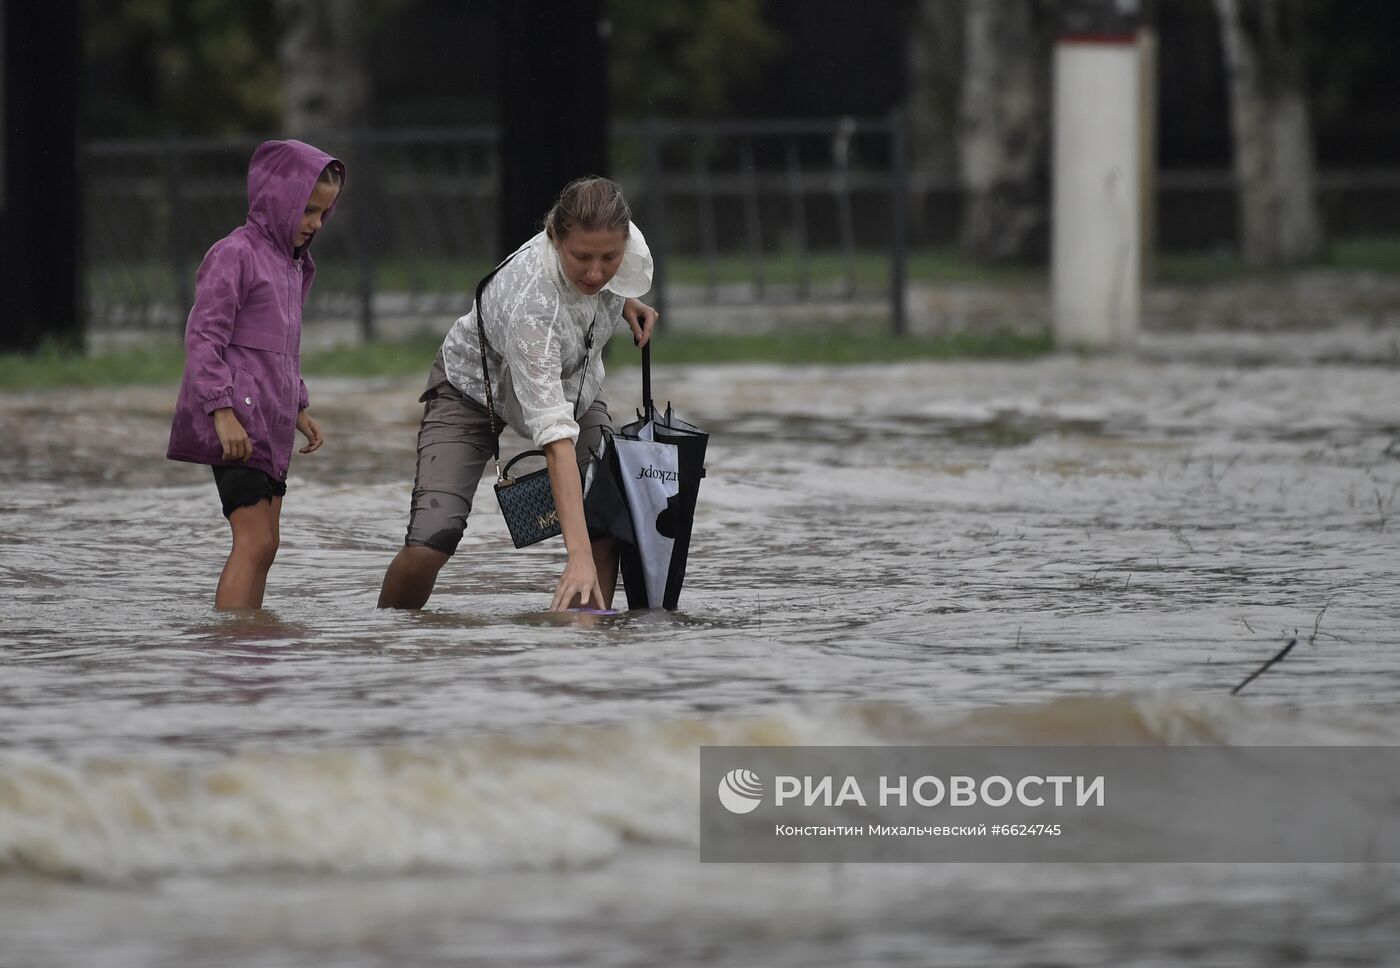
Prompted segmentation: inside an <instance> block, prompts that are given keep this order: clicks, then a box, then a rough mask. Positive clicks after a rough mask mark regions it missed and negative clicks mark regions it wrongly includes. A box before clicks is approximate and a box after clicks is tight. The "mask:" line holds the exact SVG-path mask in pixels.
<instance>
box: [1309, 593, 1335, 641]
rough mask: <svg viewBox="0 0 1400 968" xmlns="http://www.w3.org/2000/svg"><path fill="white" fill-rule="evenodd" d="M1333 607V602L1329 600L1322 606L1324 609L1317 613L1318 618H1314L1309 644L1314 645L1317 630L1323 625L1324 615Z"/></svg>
mask: <svg viewBox="0 0 1400 968" xmlns="http://www.w3.org/2000/svg"><path fill="white" fill-rule="evenodd" d="M1331 607H1332V603H1331V602H1328V603H1327V604H1326V605H1324V606H1322V611H1320V612H1318V613H1317V618H1316V619H1314V620H1313V631H1312V635H1309V636H1308V645H1312V644H1313V643H1314V642H1316V641H1317V630H1318V629H1319V628H1321V627H1322V616H1324V615H1326V614H1327V610H1328V609H1329V608H1331Z"/></svg>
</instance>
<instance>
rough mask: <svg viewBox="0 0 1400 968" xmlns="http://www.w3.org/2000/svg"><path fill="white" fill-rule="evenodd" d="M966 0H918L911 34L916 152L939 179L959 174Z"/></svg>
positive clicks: (919, 164) (920, 165)
mask: <svg viewBox="0 0 1400 968" xmlns="http://www.w3.org/2000/svg"><path fill="white" fill-rule="evenodd" d="M965 12H966V5H965V3H964V0H916V2H915V3H914V5H913V9H912V11H911V17H910V22H909V31H908V34H907V35H906V45H907V46H906V54H905V57H906V62H907V75H908V87H907V89H906V95H905V99H906V104H907V105H908V111H909V129H910V139H909V147H910V153H911V154H912V156H913V159H914V167H915V168H916V169H918V170H919V171H920V172H921V173H922V174H924V175H927V176H929V177H931V178H932V179H933V180H935V181H939V182H948V181H952V180H954V179H955V178H956V177H957V174H958V109H959V99H960V97H961V94H962V72H963V63H962V60H963V50H962V47H963V31H964V14H965Z"/></svg>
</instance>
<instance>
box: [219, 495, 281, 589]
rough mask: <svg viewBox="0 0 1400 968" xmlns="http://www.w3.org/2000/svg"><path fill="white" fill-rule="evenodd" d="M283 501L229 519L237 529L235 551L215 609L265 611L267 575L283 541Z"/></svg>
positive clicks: (255, 506)
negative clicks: (279, 544) (280, 526)
mask: <svg viewBox="0 0 1400 968" xmlns="http://www.w3.org/2000/svg"><path fill="white" fill-rule="evenodd" d="M281 517H282V499H281V498H280V497H274V498H269V499H268V500H266V501H259V502H258V503H257V504H253V505H250V506H248V507H241V508H238V509H237V510H235V511H234V512H233V513H232V514H230V515H229V519H228V523H229V527H230V528H232V529H233V550H232V551H230V552H229V555H228V561H226V562H225V563H224V572H223V574H222V575H220V576H219V588H218V591H216V592H215V593H214V607H215V608H262V603H263V592H264V591H265V590H266V588H267V573H268V571H269V570H270V569H271V568H272V562H273V560H274V559H275V558H276V557H277V545H278V543H279V541H280V540H281V534H280V528H279V523H280V521H281Z"/></svg>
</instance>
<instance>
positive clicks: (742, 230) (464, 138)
mask: <svg viewBox="0 0 1400 968" xmlns="http://www.w3.org/2000/svg"><path fill="white" fill-rule="evenodd" d="M316 140H317V142H318V143H320V144H322V145H323V146H324V147H325V148H327V150H330V151H332V152H333V153H335V154H337V155H339V156H340V157H343V158H345V159H346V160H347V163H348V164H349V167H350V185H351V193H352V194H351V203H350V204H347V205H346V206H345V207H344V208H343V209H342V210H341V212H340V213H339V214H338V215H337V218H336V221H335V222H333V223H332V227H331V229H330V231H327V232H326V233H325V234H324V236H323V237H322V238H321V239H320V240H318V242H317V243H316V256H317V263H318V266H319V275H318V278H317V283H316V288H315V290H314V291H313V293H312V297H311V302H310V305H309V306H308V307H307V320H308V323H309V324H310V325H312V326H319V327H323V328H328V327H330V326H331V325H333V324H339V325H340V326H341V327H343V328H345V329H347V330H349V331H350V332H352V333H355V334H358V335H359V336H360V337H364V338H369V337H374V336H376V335H392V334H393V333H395V332H401V331H403V330H404V329H405V328H422V327H424V326H425V325H427V326H434V325H438V326H439V328H445V327H446V324H447V322H448V321H450V320H451V319H452V318H454V317H455V316H457V315H459V314H460V313H462V312H463V311H465V309H466V308H467V307H468V306H469V305H470V299H471V291H472V289H473V288H474V286H475V284H476V281H477V280H478V279H479V278H480V277H481V275H482V274H483V273H484V272H486V271H487V270H488V269H489V268H490V267H491V266H492V265H494V264H495V262H496V260H497V259H498V258H499V257H500V253H499V252H498V251H497V248H498V236H499V233H498V212H497V197H498V193H499V186H500V180H501V179H500V164H501V163H500V159H499V158H498V151H497V136H496V132H495V130H494V129H492V128H490V127H474V128H456V129H428V130H394V131H366V132H355V133H342V134H338V135H337V134H332V135H328V136H326V137H324V138H317V139H316ZM256 145H257V139H255V138H225V139H169V140H163V141H122V142H96V143H92V144H89V145H88V146H87V147H86V149H85V155H84V176H85V177H84V185H85V206H86V208H85V211H86V229H85V233H84V240H83V247H84V257H85V262H84V265H85V272H84V279H85V297H86V307H87V313H88V319H87V322H88V326H89V329H90V330H91V331H95V332H102V333H114V332H120V331H124V330H131V331H165V332H168V333H172V334H175V333H179V332H181V331H182V329H183V327H184V320H185V315H186V313H187V312H188V309H189V306H190V302H191V299H192V295H193V293H192V290H193V286H194V276H195V269H196V268H197V266H198V264H199V260H200V258H201V257H202V255H203V253H204V251H205V250H206V249H207V248H208V247H209V246H210V245H212V244H213V243H214V242H215V241H217V240H218V239H219V238H221V237H222V236H224V235H226V234H227V233H228V232H229V231H230V230H231V229H232V228H233V227H235V226H236V225H239V224H241V222H242V221H243V218H244V214H245V211H246V204H247V203H246V197H245V191H246V190H245V180H246V166H247V161H248V157H249V156H250V155H251V154H252V151H253V149H254V147H256ZM611 152H612V173H613V177H614V178H615V179H616V180H617V181H618V182H619V183H620V184H621V185H622V187H623V189H624V190H625V191H626V193H627V195H628V197H629V199H630V200H631V202H632V205H633V209H634V211H635V212H636V217H637V221H638V223H639V224H641V225H642V227H643V228H644V230H645V231H646V234H647V238H648V240H649V242H650V243H651V246H652V249H653V251H654V253H655V255H656V261H657V273H656V280H655V286H654V287H653V291H652V293H651V295H650V297H649V298H650V300H651V301H653V302H654V303H656V304H658V305H659V306H660V307H661V308H662V309H663V310H665V309H666V308H668V307H669V308H677V307H687V308H694V307H702V308H703V307H713V311H714V312H716V313H720V312H723V311H724V309H723V307H725V306H734V305H743V306H749V307H760V308H761V307H764V306H780V305H797V306H803V305H817V304H822V305H824V306H830V305H833V304H834V305H837V306H840V305H842V304H847V305H850V306H852V307H857V306H858V307H859V311H860V314H862V315H866V314H869V313H870V312H871V311H872V310H873V311H874V312H876V313H880V312H882V309H881V307H882V306H883V307H885V308H886V312H887V316H888V318H889V319H890V321H891V323H892V327H893V329H894V330H895V331H896V332H899V331H902V329H903V325H904V317H903V312H904V303H905V300H904V299H903V298H902V297H903V293H904V289H905V281H906V277H907V271H906V265H907V262H908V259H909V256H910V254H911V253H916V252H918V251H920V250H926V249H929V248H931V247H935V246H946V245H948V244H950V243H953V242H955V241H956V235H957V226H958V224H959V221H960V213H961V206H962V196H961V193H960V190H959V188H958V186H957V185H956V184H955V183H954V182H952V181H951V180H947V179H943V180H939V179H936V178H931V177H929V176H928V175H927V174H925V173H920V172H910V171H909V170H908V169H907V167H906V164H905V160H904V159H905V148H904V131H903V128H902V125H901V123H900V121H899V120H898V118H897V117H896V116H891V117H889V118H874V119H851V118H846V119H830V120H818V121H782V120H779V121H702V122H683V123H682V122H648V123H638V124H619V125H615V126H614V127H613V130H612V140H611ZM1319 190H1320V194H1321V199H1322V206H1323V214H1324V220H1325V222H1326V224H1327V225H1328V227H1329V231H1330V232H1331V233H1332V234H1333V235H1334V236H1338V237H1344V236H1347V235H1353V236H1354V235H1383V234H1390V235H1394V234H1396V233H1397V232H1400V172H1396V171H1394V170H1372V171H1337V170H1331V171H1323V172H1322V173H1321V174H1320V179H1319ZM1156 192H1157V217H1156V242H1157V244H1158V245H1159V246H1161V247H1162V248H1164V249H1178V250H1179V249H1197V250H1226V249H1229V248H1230V247H1232V246H1233V244H1234V242H1235V238H1236V214H1235V182H1234V176H1233V174H1232V173H1231V172H1229V171H1228V170H1207V171H1164V172H1161V173H1159V175H1158V177H1157V181H1156ZM892 203H894V204H892ZM541 214H543V213H541Z"/></svg>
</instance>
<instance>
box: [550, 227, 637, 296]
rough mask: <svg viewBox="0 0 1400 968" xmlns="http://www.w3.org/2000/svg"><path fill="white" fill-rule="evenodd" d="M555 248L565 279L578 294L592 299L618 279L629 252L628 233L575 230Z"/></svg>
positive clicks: (610, 230)
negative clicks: (557, 251)
mask: <svg viewBox="0 0 1400 968" xmlns="http://www.w3.org/2000/svg"><path fill="white" fill-rule="evenodd" d="M554 247H555V248H556V249H558V250H559V264H560V265H561V266H562V267H563V269H564V275H565V277H566V278H567V279H568V280H569V282H571V283H573V286H574V288H575V289H577V290H578V291H579V292H581V293H583V294H584V295H585V296H593V295H596V294H597V293H598V291H599V290H601V289H602V288H603V287H604V286H606V285H607V284H608V282H609V281H610V280H611V279H612V277H613V276H615V275H617V269H618V266H620V265H622V253H623V251H624V250H625V249H626V248H627V233H626V231H625V230H623V229H595V230H593V231H585V230H584V229H574V230H573V231H572V232H570V233H569V234H568V235H566V236H564V237H563V238H562V239H560V240H559V241H558V242H556V243H554Z"/></svg>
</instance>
